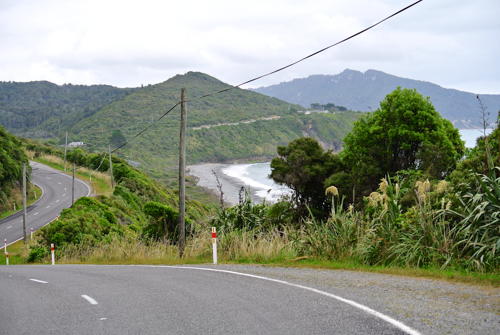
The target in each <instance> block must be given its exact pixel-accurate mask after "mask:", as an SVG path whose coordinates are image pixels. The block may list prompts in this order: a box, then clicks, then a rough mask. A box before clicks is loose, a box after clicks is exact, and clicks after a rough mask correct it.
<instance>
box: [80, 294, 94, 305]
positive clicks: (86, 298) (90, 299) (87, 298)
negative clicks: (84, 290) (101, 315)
mask: <svg viewBox="0 0 500 335" xmlns="http://www.w3.org/2000/svg"><path fill="white" fill-rule="evenodd" d="M82 298H83V299H85V300H87V301H88V302H90V303H91V304H92V305H97V301H95V300H94V299H92V298H91V297H89V296H88V295H85V294H82Z"/></svg>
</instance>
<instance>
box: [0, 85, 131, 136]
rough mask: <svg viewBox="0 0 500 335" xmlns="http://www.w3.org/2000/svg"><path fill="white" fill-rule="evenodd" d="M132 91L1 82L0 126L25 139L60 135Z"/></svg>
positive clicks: (98, 87) (104, 86)
mask: <svg viewBox="0 0 500 335" xmlns="http://www.w3.org/2000/svg"><path fill="white" fill-rule="evenodd" d="M134 90H136V89H132V88H126V89H124V88H117V87H113V86H109V85H92V86H85V85H72V84H64V85H56V84H53V83H50V82H47V81H34V82H28V83H19V82H0V124H2V125H3V126H4V127H5V128H6V129H7V130H8V131H9V132H10V133H12V134H15V135H19V136H23V137H27V138H49V137H53V136H62V133H64V132H65V131H66V130H69V129H70V128H71V127H73V126H74V125H75V124H76V123H77V122H78V121H80V120H82V119H84V118H86V117H89V116H91V115H93V114H95V113H96V112H97V111H98V110H99V109H101V108H102V107H103V106H105V105H107V104H110V103H112V102H114V101H116V100H119V99H121V98H122V97H123V96H125V95H127V94H129V93H131V92H133V91H134Z"/></svg>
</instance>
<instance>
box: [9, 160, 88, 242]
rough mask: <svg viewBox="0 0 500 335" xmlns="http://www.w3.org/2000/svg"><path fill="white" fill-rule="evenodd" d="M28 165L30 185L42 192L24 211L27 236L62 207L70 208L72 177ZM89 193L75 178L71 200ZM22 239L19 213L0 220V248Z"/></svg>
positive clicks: (33, 164)
mask: <svg viewBox="0 0 500 335" xmlns="http://www.w3.org/2000/svg"><path fill="white" fill-rule="evenodd" d="M30 165H31V166H32V180H31V181H32V182H33V183H35V184H36V185H38V186H39V187H40V188H41V189H42V190H43V195H42V196H41V197H40V199H39V200H38V201H37V202H35V203H34V204H32V205H31V206H29V207H28V208H27V210H26V233H27V234H28V238H29V235H30V233H31V228H33V230H34V231H36V230H38V229H40V228H41V227H43V226H45V225H46V224H47V223H49V222H51V221H52V220H54V218H56V216H57V215H59V213H61V211H62V210H63V209H64V208H68V207H70V206H71V187H72V177H71V176H69V175H66V174H64V173H61V172H60V171H58V170H55V169H52V168H51V167H49V166H47V165H43V164H40V163H36V162H30ZM89 194H90V186H88V185H87V184H86V183H85V182H83V181H81V180H79V179H75V200H76V199H78V198H80V197H83V196H87V195H89ZM22 238H23V212H22V210H21V211H18V212H17V213H15V214H13V215H11V216H9V217H7V218H5V219H3V220H0V243H1V244H0V246H2V247H3V246H4V241H5V239H6V240H7V245H9V244H12V243H14V242H15V241H17V240H19V239H22ZM7 251H8V249H7Z"/></svg>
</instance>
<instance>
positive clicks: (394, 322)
mask: <svg viewBox="0 0 500 335" xmlns="http://www.w3.org/2000/svg"><path fill="white" fill-rule="evenodd" d="M150 267H166V268H175V269H192V270H201V271H213V272H224V273H229V274H234V275H238V276H245V277H252V278H257V279H262V280H268V281H272V282H275V283H280V284H285V285H289V286H293V287H297V288H301V289H304V290H308V291H312V292H315V293H318V294H321V295H325V296H327V297H330V298H333V299H336V300H338V301H341V302H344V303H346V304H348V305H351V306H353V307H356V308H359V309H361V310H362V311H364V312H366V313H368V314H371V315H373V316H375V317H377V318H380V319H382V320H384V321H386V322H388V323H390V324H391V325H393V326H395V327H397V328H399V329H401V330H402V331H404V332H405V333H406V334H410V335H422V334H421V333H420V332H419V331H417V330H415V329H413V328H411V327H408V326H407V325H405V324H404V323H402V322H399V321H398V320H395V319H393V318H391V317H390V316H387V315H385V314H382V313H380V312H377V311H376V310H373V309H371V308H370V307H367V306H365V305H361V304H359V303H357V302H355V301H352V300H348V299H345V298H342V297H339V296H337V295H335V294H331V293H328V292H324V291H320V290H317V289H315V288H312V287H307V286H303V285H298V284H292V283H289V282H286V281H284V280H278V279H272V278H267V277H262V276H256V275H251V274H248V273H241V272H235V271H227V270H219V269H210V268H197V267H190V266H165V265H163V266H162V265H150Z"/></svg>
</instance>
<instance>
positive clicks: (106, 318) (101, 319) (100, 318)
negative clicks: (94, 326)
mask: <svg viewBox="0 0 500 335" xmlns="http://www.w3.org/2000/svg"><path fill="white" fill-rule="evenodd" d="M107 319H108V318H100V319H99V320H101V321H102V320H107Z"/></svg>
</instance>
